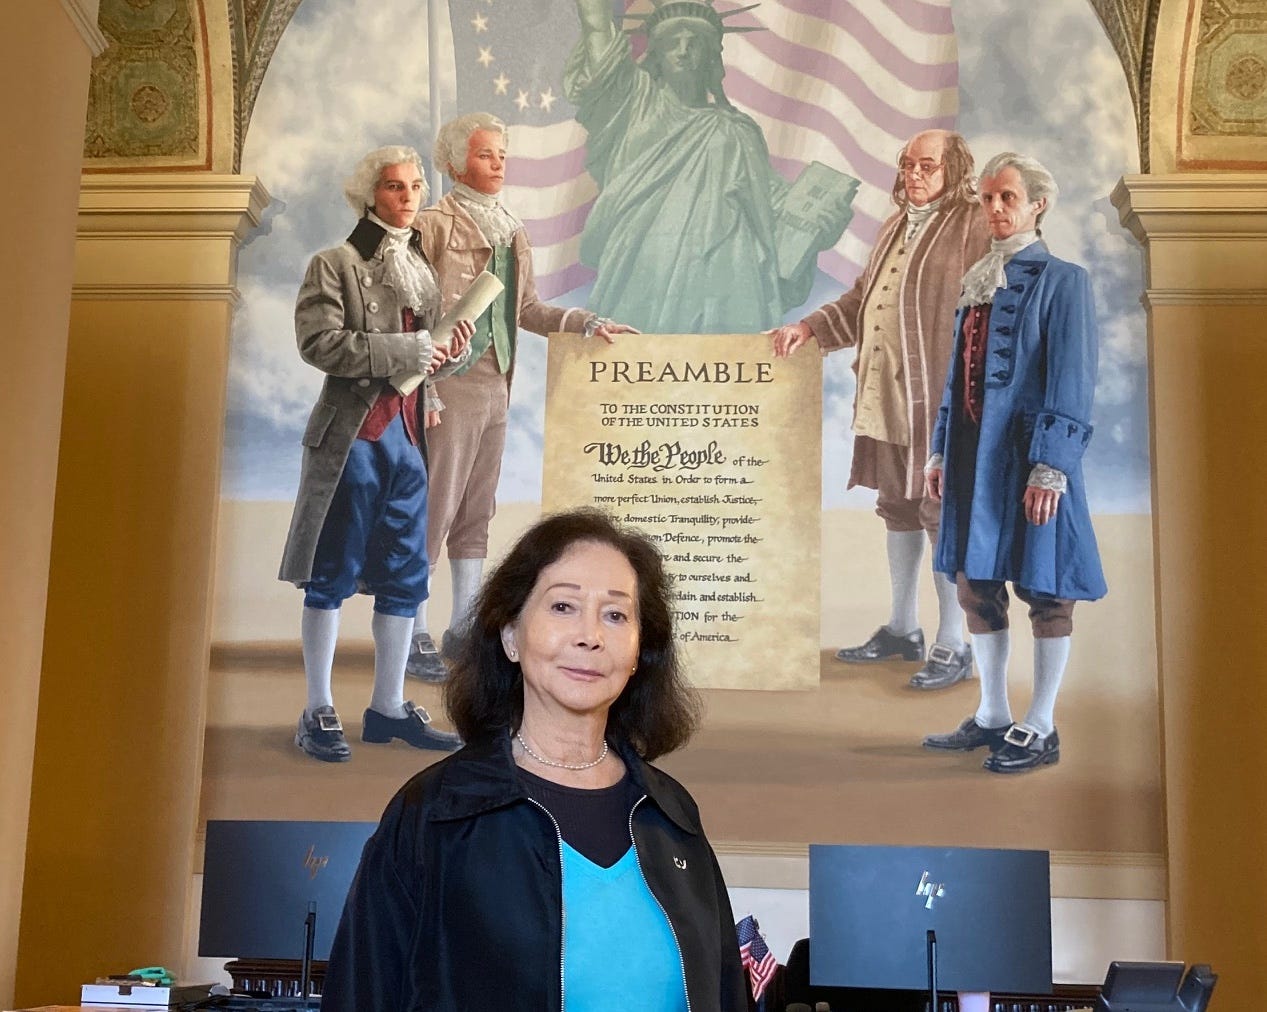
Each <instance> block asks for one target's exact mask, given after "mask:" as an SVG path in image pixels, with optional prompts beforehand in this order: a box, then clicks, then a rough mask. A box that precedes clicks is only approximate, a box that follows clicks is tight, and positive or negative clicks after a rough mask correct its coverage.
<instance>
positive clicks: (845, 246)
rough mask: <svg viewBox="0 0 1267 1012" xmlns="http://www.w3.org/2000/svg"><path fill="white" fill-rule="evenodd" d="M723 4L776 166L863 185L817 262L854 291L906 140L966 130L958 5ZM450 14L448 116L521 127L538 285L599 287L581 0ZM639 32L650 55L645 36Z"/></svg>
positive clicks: (622, 19)
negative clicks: (580, 71) (567, 90)
mask: <svg viewBox="0 0 1267 1012" xmlns="http://www.w3.org/2000/svg"><path fill="white" fill-rule="evenodd" d="M432 2H433V3H443V2H444V0H432ZM663 2H664V0H614V3H613V6H612V9H613V15H614V16H615V17H616V18H617V23H618V24H619V25H621V26H622V27H623V28H625V29H634V28H636V27H637V25H638V24H639V23H640V22H639V20H638V18H639V16H645V15H647V14H649V13H651V12H653V11H654V10H655V9H656V8H657V7H659V6H660V5H661V3H663ZM713 7H714V9H715V10H716V12H717V13H718V14H719V15H721V16H722V17H723V18H724V19H725V24H726V26H727V29H728V30H731V29H735V30H733V31H728V34H726V35H725V37H724V43H723V50H722V63H723V66H724V69H725V77H724V88H725V93H726V96H727V98H728V99H729V101H730V102H731V103H733V105H734V107H735V108H736V109H738V110H739V111H741V112H742V113H745V114H746V115H747V116H749V117H751V119H752V120H753V121H754V122H755V123H756V124H757V126H758V127H759V128H760V131H761V133H762V134H763V135H764V139H765V144H766V146H767V147H768V159H769V163H770V166H771V167H772V169H773V170H774V173H776V174H777V175H778V176H780V177H782V178H783V179H785V180H787V181H788V182H791V181H792V180H794V179H795V178H796V177H797V176H798V175H799V174H800V173H801V172H802V171H803V170H805V168H806V167H807V166H808V165H810V163H811V162H814V161H818V162H821V163H823V164H824V165H826V166H829V167H831V168H832V169H835V170H838V171H839V172H842V173H846V174H848V175H849V176H852V177H855V178H856V179H857V180H859V181H860V183H861V185H860V187H859V189H858V191H857V194H856V196H855V197H854V200H853V209H852V211H853V213H852V219H851V220H850V222H849V226H848V229H847V231H845V233H844V234H843V236H841V238H840V239H839V241H838V242H835V244H834V245H832V246H831V247H830V248H828V249H825V250H823V251H822V252H821V253H819V255H818V269H819V270H820V271H821V272H823V274H825V275H826V276H827V277H828V278H830V279H832V280H834V282H835V283H836V284H838V285H840V286H845V285H847V284H849V283H851V282H852V280H853V278H854V277H855V276H856V275H857V273H858V272H859V271H860V270H861V266H862V264H863V263H864V262H865V260H866V256H867V253H868V251H869V250H870V248H871V246H872V244H873V243H874V240H875V237H876V235H877V234H878V231H879V227H880V224H881V222H882V221H883V220H884V219H885V218H886V217H887V216H888V215H889V214H890V213H891V212H892V209H893V207H892V203H891V200H890V197H889V192H890V189H891V187H892V183H893V177H894V166H895V161H896V155H897V152H898V150H899V148H900V147H901V146H902V144H903V143H904V142H905V141H906V140H907V139H908V138H909V137H910V136H911V135H912V134H915V133H917V132H919V131H920V130H923V129H928V128H932V127H953V126H954V123H955V119H956V114H957V111H958V100H959V94H958V76H959V75H958V57H957V47H956V41H955V33H954V24H953V21H952V18H951V7H950V0H763V2H761V3H759V4H757V5H756V6H755V7H752V8H751V9H745V8H748V7H749V4H748V3H744V2H736V0H715V3H714V4H713ZM447 16H448V18H449V23H450V26H451V31H452V39H453V54H452V59H453V63H454V67H455V70H456V103H455V106H454V108H451V109H444V110H443V112H442V118H444V119H448V118H450V117H451V116H455V115H459V114H461V113H464V112H471V111H474V110H477V109H482V110H486V111H489V112H492V113H494V114H495V115H497V116H500V117H501V118H502V119H504V120H505V121H506V122H507V123H508V124H509V126H510V128H511V135H510V137H511V147H510V153H511V159H510V163H509V171H508V182H507V186H506V190H505V198H506V203H507V205H508V206H509V207H511V208H512V209H513V210H514V211H515V212H516V213H517V214H518V215H519V216H520V217H521V218H523V219H524V221H525V224H526V225H527V227H528V232H529V235H530V236H531V238H532V241H533V245H534V248H535V255H536V274H537V286H538V289H539V290H540V292H541V294H542V296H543V297H545V298H555V297H558V296H560V295H563V294H564V293H567V292H571V291H573V290H575V289H577V288H580V287H582V286H584V285H587V284H588V283H590V282H592V281H593V279H594V272H593V270H592V269H591V268H590V267H587V266H585V265H584V264H582V263H581V256H580V246H581V236H582V231H583V229H584V227H585V224H586V219H587V217H588V215H589V213H590V211H591V208H592V207H593V205H594V202H595V199H596V197H597V196H598V194H599V188H598V185H597V184H596V183H595V180H594V179H593V178H591V176H590V174H589V173H588V172H587V171H586V154H587V152H586V141H587V132H586V130H585V128H584V127H583V126H582V125H581V124H580V123H579V122H578V121H577V119H576V112H577V110H576V108H575V107H574V106H572V105H571V104H570V103H569V102H568V100H567V98H566V97H565V95H564V64H565V61H566V60H567V58H568V55H569V53H570V52H571V51H572V49H573V48H574V47H575V45H576V43H577V41H578V39H580V37H581V25H580V19H579V17H578V13H577V4H576V0H447ZM748 29H752V30H748ZM632 39H633V55H634V58H635V59H638V58H640V57H641V56H642V52H643V47H644V46H645V39H644V38H643V37H642V36H640V35H637V34H633V35H632ZM446 55H447V54H446Z"/></svg>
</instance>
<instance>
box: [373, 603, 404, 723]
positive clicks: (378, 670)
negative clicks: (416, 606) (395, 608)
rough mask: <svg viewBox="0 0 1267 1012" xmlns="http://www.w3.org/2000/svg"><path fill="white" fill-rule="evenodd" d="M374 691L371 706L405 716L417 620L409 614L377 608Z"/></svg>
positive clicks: (388, 713)
mask: <svg viewBox="0 0 1267 1012" xmlns="http://www.w3.org/2000/svg"><path fill="white" fill-rule="evenodd" d="M370 628H371V629H372V630H373V631H374V692H373V694H372V695H371V696H370V709H371V710H375V711H377V712H378V713H381V714H382V715H383V716H384V717H403V716H405V661H406V660H407V659H408V657H409V644H410V642H411V641H412V640H413V634H414V620H413V618H412V617H411V616H408V615H403V616H402V615H383V614H382V613H380V612H377V611H376V612H374V618H373V620H372V621H371V623H370Z"/></svg>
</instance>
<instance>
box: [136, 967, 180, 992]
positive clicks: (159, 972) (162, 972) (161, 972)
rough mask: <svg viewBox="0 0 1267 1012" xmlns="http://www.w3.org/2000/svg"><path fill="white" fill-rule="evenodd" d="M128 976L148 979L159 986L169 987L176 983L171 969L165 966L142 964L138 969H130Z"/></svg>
mask: <svg viewBox="0 0 1267 1012" xmlns="http://www.w3.org/2000/svg"><path fill="white" fill-rule="evenodd" d="M128 976H129V977H140V978H141V979H142V980H148V981H151V982H153V983H155V984H157V985H159V987H171V986H172V985H173V984H175V983H176V978H175V977H174V976H172V971H171V970H169V969H167V968H166V967H165V966H142V967H141V968H140V969H137V970H132V971H130V972H129V973H128Z"/></svg>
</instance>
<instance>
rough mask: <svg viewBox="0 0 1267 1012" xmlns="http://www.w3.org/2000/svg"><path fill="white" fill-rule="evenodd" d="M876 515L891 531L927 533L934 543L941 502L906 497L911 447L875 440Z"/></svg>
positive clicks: (926, 497) (925, 498)
mask: <svg viewBox="0 0 1267 1012" xmlns="http://www.w3.org/2000/svg"><path fill="white" fill-rule="evenodd" d="M872 445H873V446H874V448H875V450H874V456H875V480H876V492H877V496H876V502H875V511H876V515H877V516H879V518H880V519H881V520H883V521H884V526H885V527H886V528H887V529H888V530H890V531H920V530H923V531H927V532H928V536H929V537H930V538H931V539H932V540H933V541H934V542H936V540H937V525H938V522H939V521H940V519H941V503H938V502H934V501H933V500H932V499H930V498H928V496H921V497H920V498H918V499H908V498H906V469H907V465H908V463H909V461H910V456H911V448H910V447H909V446H899V445H898V444H897V443H884V442H880V441H879V440H874V441H873V444H872Z"/></svg>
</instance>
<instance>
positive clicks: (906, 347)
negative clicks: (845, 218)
mask: <svg viewBox="0 0 1267 1012" xmlns="http://www.w3.org/2000/svg"><path fill="white" fill-rule="evenodd" d="M893 202H894V203H895V204H896V205H897V210H896V211H895V212H894V213H893V214H892V215H891V216H890V217H889V218H888V219H887V220H886V221H885V222H884V225H883V226H882V227H881V229H880V235H879V238H878V239H877V241H876V245H875V247H874V249H872V251H871V255H870V257H869V258H868V260H867V263H866V266H865V267H864V268H863V271H862V273H861V274H860V275H859V276H858V279H857V281H856V282H855V283H854V286H853V287H852V288H851V289H850V290H849V291H847V292H845V294H844V295H842V296H841V297H840V298H839V299H837V300H836V301H835V302H830V303H828V304H827V305H825V306H822V307H820V308H819V309H817V310H815V311H814V312H813V313H810V315H809V316H807V317H805V319H803V320H801V321H800V322H799V323H793V324H788V325H787V326H784V327H781V328H779V329H778V330H777V331H775V332H774V352H775V354H776V355H777V356H780V357H783V356H787V355H790V354H791V353H792V352H794V351H796V350H797V349H798V348H800V347H801V346H802V345H805V344H807V343H808V342H809V341H810V340H811V339H813V340H814V341H816V342H817V344H818V347H819V350H820V351H821V352H822V353H823V354H828V353H830V352H833V351H837V350H839V349H841V348H849V347H853V348H857V349H858V352H857V357H856V358H855V359H854V364H853V368H854V372H855V373H856V374H857V386H856V393H855V396H854V424H853V429H854V444H853V465H852V470H851V472H850V475H849V487H850V488H852V487H854V486H855V485H862V486H863V487H865V488H873V489H876V491H877V497H876V513H877V514H878V515H879V517H880V519H881V520H883V521H884V526H885V530H886V532H887V533H886V542H885V547H886V550H887V554H888V562H889V584H890V601H891V605H890V612H889V619H888V621H887V622H886V623H885V624H884V625H882V626H880V628H878V629H877V630H876V631H875V633H874V634H872V636H871V638H870V639H868V640H867V641H866V642H865V643H862V644H861V645H859V646H851V647H844V648H842V649H841V650H839V651H837V653H836V659H837V660H840V661H844V662H846V663H849V664H870V663H877V662H884V661H889V660H892V659H898V660H902V661H916V662H920V661H922V662H924V663H923V666H922V667H921V668H920V669H919V670H918V671H916V672H915V673H914V675H913V676H912V677H911V679H910V685H911V686H912V687H913V688H916V689H943V688H945V687H947V686H949V685H954V684H955V683H956V682H959V681H962V680H963V679H964V678H968V677H970V676H971V674H972V648H971V647H970V646H968V645H967V644H966V643H965V642H964V638H963V612H962V611H961V610H960V608H959V602H958V600H957V597H956V591H955V584H954V580H953V578H952V577H948V576H945V575H944V574H941V573H937V572H935V571H934V573H933V584H934V586H935V587H936V590H937V604H938V623H937V635H936V638H935V641H934V643H933V645H932V647H931V648H930V649H929V651H928V655H927V658H925V654H924V631H923V629H922V628H921V626H920V622H919V614H918V610H917V605H918V597H919V575H920V563H921V560H922V558H923V554H924V539H925V537H927V538H928V540H929V541H930V542H931V544H932V545H933V546H936V544H937V529H938V524H939V522H940V504H939V503H938V502H937V501H936V500H935V499H933V498H932V497H930V496H928V495H927V494H926V493H925V488H924V463H925V462H926V461H927V459H928V453H929V441H930V438H931V436H932V428H933V422H934V419H935V418H936V410H937V405H938V404H939V403H940V398H941V393H942V386H943V384H944V383H945V378H946V372H947V368H948V366H949V363H950V353H951V346H952V344H953V341H954V320H955V306H956V303H957V301H958V298H959V292H960V286H961V283H962V280H963V275H964V271H966V270H967V268H968V267H969V266H970V265H971V264H973V263H974V262H975V261H976V260H977V259H978V258H979V257H981V256H982V255H983V254H984V253H985V252H986V249H987V248H988V246H989V242H990V239H989V235H988V233H987V231H986V225H985V214H984V212H983V211H982V208H981V205H980V203H979V202H978V200H977V196H976V182H975V180H974V178H973V160H972V153H971V152H970V151H969V150H968V145H967V143H966V142H965V141H964V139H963V138H962V137H961V136H960V135H959V134H957V133H952V132H949V131H946V130H929V131H925V132H923V133H919V134H916V135H915V136H914V137H912V138H911V139H910V140H909V141H908V142H907V144H906V145H905V147H903V148H902V150H901V151H900V152H899V153H898V158H897V173H896V176H895V178H894V180H893Z"/></svg>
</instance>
